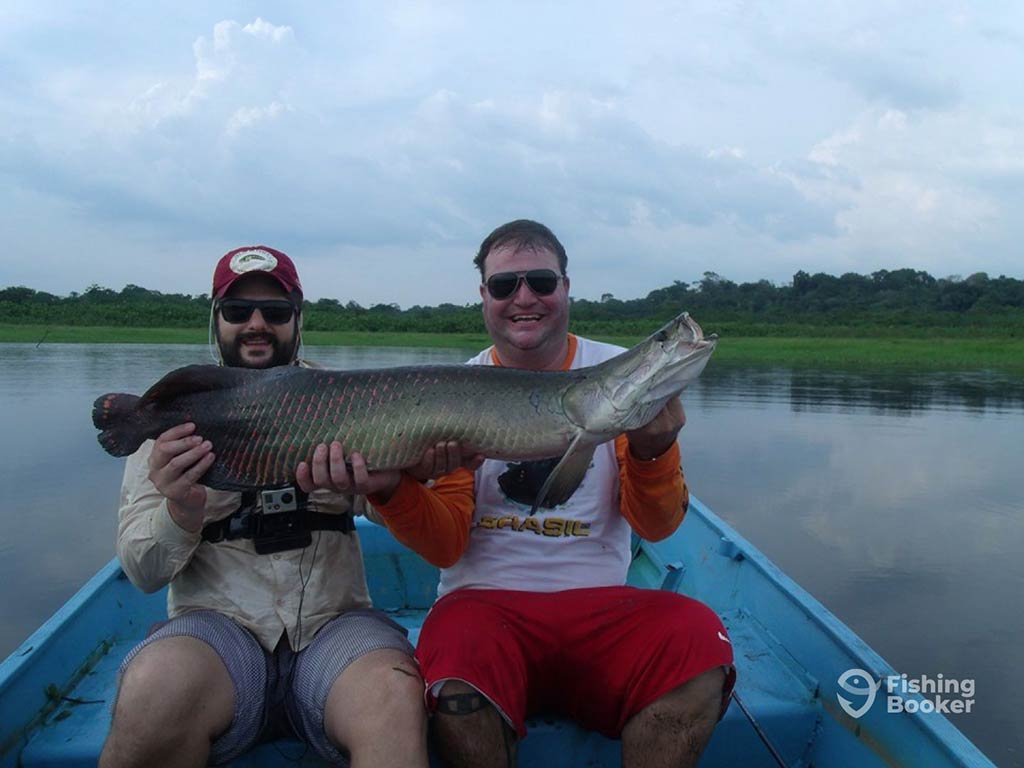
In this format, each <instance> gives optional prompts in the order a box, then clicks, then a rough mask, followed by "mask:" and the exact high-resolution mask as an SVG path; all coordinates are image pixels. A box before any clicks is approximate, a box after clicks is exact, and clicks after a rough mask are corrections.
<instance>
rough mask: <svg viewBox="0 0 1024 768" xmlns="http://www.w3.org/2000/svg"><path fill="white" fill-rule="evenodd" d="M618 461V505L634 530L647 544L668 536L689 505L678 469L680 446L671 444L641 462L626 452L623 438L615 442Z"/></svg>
mask: <svg viewBox="0 0 1024 768" xmlns="http://www.w3.org/2000/svg"><path fill="white" fill-rule="evenodd" d="M615 457H616V458H617V459H618V462H619V488H620V500H619V505H620V509H621V511H622V516H623V517H624V518H626V520H627V521H628V522H629V524H630V526H632V528H633V530H634V531H636V532H637V533H638V534H639V535H640V536H641V537H642V538H645V539H647V540H648V541H660V540H661V539H664V538H666V537H668V536H671V535H672V534H673V533H674V532H675V530H676V528H678V527H679V524H680V523H682V522H683V517H684V516H685V515H686V509H687V507H688V506H689V504H690V493H689V491H688V490H687V488H686V480H685V479H684V478H683V470H682V467H681V466H680V463H679V461H680V459H679V443H673V444H672V447H671V448H669V449H668V450H667V451H665V453H663V454H662V455H661V456H659V457H658V458H656V459H654V460H653V461H641V460H640V459H637V458H634V457H633V454H631V453H630V452H629V441H628V440H627V439H626V436H625V435H619V436H618V437H617V438H616V439H615Z"/></svg>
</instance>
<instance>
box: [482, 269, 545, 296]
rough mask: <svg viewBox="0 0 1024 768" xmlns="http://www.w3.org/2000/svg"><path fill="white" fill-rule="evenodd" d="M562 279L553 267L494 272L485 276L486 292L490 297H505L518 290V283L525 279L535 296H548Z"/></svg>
mask: <svg viewBox="0 0 1024 768" xmlns="http://www.w3.org/2000/svg"><path fill="white" fill-rule="evenodd" d="M561 279H562V276H561V275H559V274H558V273H557V272H555V270H553V269H531V270H530V271H528V272H496V273H495V274H493V275H491V276H490V277H488V278H487V292H488V293H489V294H491V297H492V298H495V299H498V300H499V301H500V300H502V299H507V298H508V297H509V296H512V295H514V294H515V292H516V291H518V290H519V284H520V283H521V282H522V281H523V280H525V281H526V284H527V285H528V286H529V287H530V290H531V291H533V292H534V294H536V295H537V296H550V295H551V294H552V293H554V292H555V288H557V287H558V281H559V280H561Z"/></svg>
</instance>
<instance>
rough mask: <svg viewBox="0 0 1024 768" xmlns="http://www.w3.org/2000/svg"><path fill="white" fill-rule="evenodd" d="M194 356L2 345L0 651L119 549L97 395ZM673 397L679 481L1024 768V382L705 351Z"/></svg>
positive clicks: (353, 359) (403, 354)
mask: <svg viewBox="0 0 1024 768" xmlns="http://www.w3.org/2000/svg"><path fill="white" fill-rule="evenodd" d="M309 356H310V357H311V358H312V359H315V360H317V361H319V362H321V363H323V364H325V365H328V366H330V367H335V368H367V367H378V366H389V365H399V364H423V363H441V362H453V363H454V362H460V361H461V360H463V359H465V358H466V357H467V356H468V355H467V353H466V352H465V351H457V350H418V349H362V348H325V347H317V348H313V349H312V350H310V355H309ZM208 361H209V355H208V353H207V351H206V348H205V347H202V346H189V345H130V346H129V345H124V346H122V345H61V344H43V345H42V346H39V347H38V348H36V347H35V345H32V344H0V403H2V404H3V407H2V408H0V435H3V443H2V444H0V458H2V461H0V483H2V490H3V495H2V499H3V500H2V503H0V531H2V533H0V584H2V585H3V586H2V594H3V599H2V601H0V657H3V656H6V655H7V654H8V653H10V651H12V650H13V649H14V648H15V647H16V646H17V645H18V644H19V643H20V642H21V641H22V640H24V639H25V638H26V637H27V636H28V635H29V634H30V633H31V632H32V631H33V630H34V629H35V628H36V627H37V626H38V625H39V624H40V623H41V622H42V621H44V620H45V619H46V618H47V617H48V616H49V615H50V614H51V613H52V612H53V611H54V610H55V609H56V608H58V607H59V606H60V605H61V604H62V603H63V602H64V601H65V600H66V599H67V598H68V597H70V596H71V595H72V594H73V593H74V592H75V590H77V589H78V587H79V586H81V584H82V583H83V582H84V581H85V580H86V579H87V578H88V577H89V576H91V575H92V574H93V573H94V572H95V571H96V570H97V568H99V567H100V566H101V565H102V564H103V563H105V562H106V561H107V560H109V559H110V557H111V556H112V554H113V551H114V536H115V531H116V509H115V505H116V500H117V493H118V489H119V487H120V480H121V467H122V462H121V461H119V460H115V459H112V458H111V457H109V456H107V455H106V454H105V453H104V452H103V451H102V450H101V449H100V448H99V446H98V445H97V443H96V437H95V435H96V432H95V430H94V429H93V427H92V423H91V420H90V410H91V406H92V401H93V399H94V398H95V397H96V396H97V395H99V394H101V393H103V392H109V391H124V392H141V391H143V390H144V389H145V388H146V387H148V386H149V384H151V383H152V382H154V381H155V380H156V379H157V378H159V377H160V376H161V375H162V374H163V373H165V372H167V371H168V370H170V369H172V368H174V367H177V366H179V365H185V364H188V363H196V362H199V363H203V362H208ZM684 402H685V404H686V407H687V416H688V423H687V426H686V428H685V429H684V430H683V433H682V438H681V442H682V447H683V460H684V467H685V469H686V472H687V477H688V479H689V482H690V485H691V488H692V490H693V492H694V493H695V494H696V495H697V496H698V497H700V498H701V499H702V500H703V501H705V502H706V503H707V504H708V505H709V506H710V507H711V508H712V509H713V510H714V511H715V512H717V513H718V514H719V515H721V516H722V517H724V518H725V519H726V520H727V521H728V522H729V523H731V524H732V525H734V526H735V527H736V528H738V529H739V531H740V532H741V533H742V534H743V535H744V536H746V537H747V538H748V539H750V540H751V541H753V543H754V544H755V545H757V546H758V547H760V548H761V550H762V551H763V552H764V553H765V554H766V555H768V557H770V558H771V559H773V560H774V561H775V562H776V563H777V564H778V565H779V566H780V567H781V568H782V569H783V570H785V571H786V572H787V573H788V574H789V575H790V576H792V577H793V578H794V579H795V580H796V581H797V582H799V583H800V584H801V585H802V586H803V587H805V588H806V589H807V590H808V591H810V592H811V593H812V594H813V595H814V596H815V597H816V598H818V599H819V600H821V601H822V602H823V603H824V604H825V605H826V606H828V607H829V608H830V609H831V610H832V611H833V612H835V613H836V614H837V615H838V616H839V617H840V618H841V619H843V621H845V622H846V623H847V624H849V625H850V626H851V627H852V628H853V629H854V630H855V631H856V632H857V633H859V634H860V635H861V636H862V637H863V638H864V639H865V640H866V641H867V642H868V643H869V644H871V645H872V646H873V647H874V648H875V649H876V650H877V651H879V652H880V653H881V654H882V656H883V657H885V658H886V660H887V661H889V662H890V663H891V664H892V665H893V666H894V667H895V669H896V670H897V671H899V672H905V673H906V674H907V675H909V676H912V677H913V676H921V675H928V676H930V677H932V678H935V677H937V676H938V675H939V674H942V675H944V676H945V677H946V678H951V677H955V678H958V679H963V678H972V679H974V680H975V681H976V694H975V698H976V702H975V707H974V714H971V715H954V716H952V718H951V719H952V720H953V722H954V724H956V725H957V726H958V727H959V728H961V729H962V730H963V731H964V732H965V733H966V734H967V735H968V736H969V737H970V738H971V739H973V740H974V741H975V742H976V743H977V744H978V745H979V746H980V747H981V748H982V749H983V750H984V751H985V752H986V753H987V754H988V755H989V756H990V757H991V758H992V759H993V760H994V761H996V762H997V763H998V764H999V765H1003V766H1013V765H1022V766H1024V734H1022V731H1021V729H1020V728H1019V723H1020V721H1021V707H1020V705H1021V704H1022V703H1024V696H1022V693H1024V645H1022V643H1021V640H1020V639H1021V638H1022V637H1024V609H1022V602H1024V600H1022V594H1024V556H1022V553H1024V485H1022V482H1024V477H1022V475H1024V380H1022V379H1021V378H1020V377H1013V376H1009V375H1003V374H994V373H949V374H941V373H929V374H913V373H906V372H899V373H887V372H868V371H863V372H842V373H836V372H822V371H811V370H805V369H801V370H790V369H786V368H765V367H759V368H741V367H726V366H722V365H718V364H716V362H715V361H712V363H711V364H710V365H709V367H708V369H707V370H706V371H705V373H704V375H703V376H702V377H701V379H700V380H699V381H698V382H697V384H696V385H695V386H694V387H693V388H691V389H690V390H689V391H688V392H687V393H686V396H685V398H684Z"/></svg>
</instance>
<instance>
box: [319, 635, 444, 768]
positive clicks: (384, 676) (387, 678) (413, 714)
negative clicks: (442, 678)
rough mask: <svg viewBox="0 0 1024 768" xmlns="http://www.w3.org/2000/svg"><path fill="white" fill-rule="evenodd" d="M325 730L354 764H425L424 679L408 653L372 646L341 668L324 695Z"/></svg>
mask: <svg viewBox="0 0 1024 768" xmlns="http://www.w3.org/2000/svg"><path fill="white" fill-rule="evenodd" d="M324 729H325V730H326V731H327V737H328V738H329V739H330V740H331V742H332V743H333V744H334V745H335V746H337V747H338V748H339V749H342V750H344V751H346V752H348V753H349V755H350V758H351V762H352V768H367V766H372V768H399V767H403V768H404V767H406V766H407V767H408V768H426V767H427V712H426V708H425V706H424V703H423V678H421V677H420V672H419V668H418V667H417V666H416V662H414V661H413V660H412V659H411V658H410V657H409V656H408V655H406V654H405V653H402V652H401V651H396V650H393V649H390V648H389V649H382V650H379V651H371V652H370V653H367V654H365V655H364V656H360V657H359V658H358V659H356V660H355V661H353V662H352V663H351V664H349V665H348V667H346V668H345V671H344V672H342V673H341V675H340V676H339V677H338V679H337V680H335V681H334V685H332V686H331V691H330V693H329V694H328V695H327V706H326V708H325V710H324Z"/></svg>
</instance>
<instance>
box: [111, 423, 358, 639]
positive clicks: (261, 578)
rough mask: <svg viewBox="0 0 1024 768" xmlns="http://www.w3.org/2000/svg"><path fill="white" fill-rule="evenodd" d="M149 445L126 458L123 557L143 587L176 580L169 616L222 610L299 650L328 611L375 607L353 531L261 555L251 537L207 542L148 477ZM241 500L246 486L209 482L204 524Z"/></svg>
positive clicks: (314, 497)
mask: <svg viewBox="0 0 1024 768" xmlns="http://www.w3.org/2000/svg"><path fill="white" fill-rule="evenodd" d="M152 449H153V441H151V440H149V441H146V443H144V444H143V445H142V447H141V448H139V450H138V451H136V452H135V454H133V455H132V456H130V457H129V458H128V460H127V464H126V466H125V473H124V482H123V484H122V487H121V504H120V511H119V524H118V532H117V555H118V558H119V559H120V560H121V566H122V567H123V568H124V571H125V573H126V574H127V575H128V578H129V579H130V580H131V582H132V583H133V584H135V585H136V586H137V587H138V588H139V589H141V590H143V591H144V592H155V591H157V590H158V589H160V588H162V587H164V586H165V585H170V586H169V589H168V593H167V613H168V615H169V616H170V617H172V618H173V617H174V616H178V615H180V614H182V613H185V612H187V611H192V610H200V609H204V610H214V611H219V612H220V613H223V614H225V615H226V616H229V617H231V618H232V619H234V620H236V621H238V622H239V623H240V624H242V625H243V626H244V627H246V628H247V629H249V630H250V631H251V632H252V633H253V634H254V635H255V636H256V638H257V639H258V640H259V641H260V644H261V645H263V647H264V648H266V649H268V650H272V649H273V648H274V647H275V646H276V645H277V643H278V641H279V640H280V638H281V636H282V635H283V634H287V636H288V640H289V643H290V645H291V646H292V648H293V649H294V650H302V648H304V647H305V646H306V645H307V644H308V643H309V641H310V640H311V639H312V638H313V635H315V634H316V632H317V630H319V629H320V628H321V627H322V626H323V625H324V624H326V623H327V622H328V621H330V620H331V619H333V618H335V617H336V616H338V615H340V614H341V613H343V612H344V611H347V610H352V609H355V608H364V607H367V606H369V605H370V597H369V592H368V590H367V587H366V575H365V573H364V571H363V557H362V550H361V548H360V546H359V538H358V536H357V535H356V533H355V532H354V531H353V532H350V533H342V532H341V531H313V534H312V535H313V543H312V544H310V545H309V546H308V547H306V548H305V549H293V550H288V551H285V552H277V553H274V554H267V555H261V554H257V553H256V551H255V549H254V548H253V543H252V540H251V539H235V540H233V541H220V542H217V543H216V544H213V543H210V542H206V541H203V540H202V536H201V532H200V531H197V532H195V533H191V532H189V531H186V530H184V529H183V528H181V527H179V526H178V524H177V523H175V522H174V520H173V519H172V518H171V515H170V512H169V511H168V509H167V499H165V498H164V496H163V495H162V494H161V493H160V492H159V491H157V489H156V487H155V486H154V485H153V483H152V482H151V481H150V480H149V455H150V453H151V451H152ZM240 501H241V494H239V493H229V492H225V491H215V490H211V489H208V490H207V502H206V511H205V514H204V520H203V524H204V525H205V524H207V523H210V522H213V521H215V520H220V519H223V518H225V517H227V516H228V515H230V514H231V513H232V512H234V511H235V510H236V509H238V506H239V504H240ZM310 501H311V502H312V503H315V504H316V508H317V510H318V511H320V512H323V513H328V514H343V513H346V512H350V511H351V512H353V513H354V514H362V513H363V512H364V511H365V501H364V500H363V498H362V497H355V501H354V502H353V501H352V500H351V497H348V496H342V495H340V494H337V493H332V492H328V491H314V492H313V493H311V494H310ZM303 584H305V586H303ZM300 606H301V615H300Z"/></svg>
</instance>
